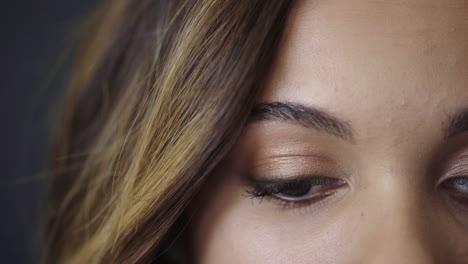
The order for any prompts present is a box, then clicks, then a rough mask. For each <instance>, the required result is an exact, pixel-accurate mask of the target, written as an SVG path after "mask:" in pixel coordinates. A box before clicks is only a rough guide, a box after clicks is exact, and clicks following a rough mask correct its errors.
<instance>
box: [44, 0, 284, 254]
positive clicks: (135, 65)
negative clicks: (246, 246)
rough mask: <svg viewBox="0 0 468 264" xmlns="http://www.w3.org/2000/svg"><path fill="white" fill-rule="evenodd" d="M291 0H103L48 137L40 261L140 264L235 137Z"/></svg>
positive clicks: (157, 249)
mask: <svg viewBox="0 0 468 264" xmlns="http://www.w3.org/2000/svg"><path fill="white" fill-rule="evenodd" d="M288 6H289V1H286V0H284V1H276V0H275V1H263V0H241V1H239V0H203V1H202V0H200V1H190V0H186V1H182V0H171V1H161V0H159V1H158V0H137V1H129V0H106V1H103V3H102V4H101V5H100V6H99V7H98V8H97V9H96V11H95V12H94V13H93V14H92V16H91V17H90V18H89V20H87V24H86V25H85V26H84V27H83V30H82V31H81V35H80V36H79V42H78V45H77V49H76V55H75V62H74V69H73V74H72V78H71V84H70V89H69V90H68V92H67V97H66V98H65V100H64V107H63V113H62V114H61V118H60V122H58V127H57V130H56V133H55V134H54V142H53V150H52V163H51V171H50V175H51V178H50V186H49V192H48V193H49V198H48V201H47V211H46V223H45V232H44V233H45V241H44V242H45V243H44V245H45V249H44V257H43V261H44V262H45V263H142V262H143V263H147V262H150V261H154V260H157V258H158V256H160V254H161V252H162V251H163V250H164V249H165V248H167V246H168V245H167V243H166V242H167V241H170V240H171V238H169V239H168V234H169V231H170V230H171V228H172V227H173V226H174V223H175V222H176V220H177V219H178V218H179V217H180V216H181V214H182V213H183V212H184V210H185V208H186V207H187V205H188V204H189V202H190V201H191V199H193V197H194V195H195V194H196V193H197V190H199V188H200V186H201V185H202V183H203V182H204V181H205V179H206V178H207V176H208V175H209V173H210V172H211V171H212V170H213V168H214V167H215V166H216V165H217V164H218V163H219V162H220V161H221V160H222V159H223V157H224V156H225V154H226V153H227V152H228V151H229V149H230V148H231V146H232V144H233V143H234V141H235V139H236V137H237V136H238V135H239V133H240V131H241V129H242V127H243V125H244V123H245V121H246V119H247V117H248V115H249V113H250V111H251V108H252V105H253V103H254V100H255V98H256V96H257V94H258V91H259V89H260V87H261V83H262V80H263V79H264V76H265V75H266V74H267V71H268V66H269V64H270V63H271V59H272V57H273V53H274V50H275V47H276V46H277V43H278V39H279V37H280V33H281V30H282V27H283V24H284V20H285V16H286V13H287V10H288Z"/></svg>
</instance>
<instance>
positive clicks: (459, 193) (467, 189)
mask: <svg viewBox="0 0 468 264" xmlns="http://www.w3.org/2000/svg"><path fill="white" fill-rule="evenodd" d="M441 187H442V188H443V190H444V191H446V192H449V194H450V196H451V197H452V198H454V199H455V200H457V201H458V202H460V203H462V204H463V205H465V206H467V207H468V177H453V178H450V179H447V180H445V181H444V182H442V184H441Z"/></svg>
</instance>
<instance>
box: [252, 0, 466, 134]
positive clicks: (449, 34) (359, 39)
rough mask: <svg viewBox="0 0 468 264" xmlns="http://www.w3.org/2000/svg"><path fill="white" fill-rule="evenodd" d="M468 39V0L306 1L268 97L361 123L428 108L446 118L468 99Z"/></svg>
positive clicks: (288, 32)
mask: <svg viewBox="0 0 468 264" xmlns="http://www.w3.org/2000/svg"><path fill="white" fill-rule="evenodd" d="M467 43H468V2H467V1H464V0H405V1H399V0H395V1H391V0H388V1H376V0H372V1H371V0H323V1H320V0H318V1H317V0H314V1H298V2H295V6H294V7H293V9H292V11H291V13H290V16H289V19H288V22H287V25H286V29H285V34H284V37H283V40H282V42H281V44H280V49H279V53H278V56H277V58H276V60H275V63H274V66H273V69H272V72H271V74H270V78H269V79H268V82H267V85H266V87H265V88H266V89H265V90H264V92H263V94H262V95H261V97H260V101H274V100H279V99H281V100H289V101H295V102H301V103H304V104H306V105H313V106H317V107H320V108H324V109H327V110H329V111H331V112H334V113H338V115H339V116H342V117H344V118H345V119H347V120H349V121H351V123H353V124H355V123H356V124H358V125H360V126H361V127H364V126H369V125H373V126H378V127H381V128H382V127H385V126H387V127H388V126H390V125H394V123H395V122H397V121H398V123H400V124H402V125H404V124H405V120H406V122H407V123H410V121H411V123H413V124H414V123H415V120H414V118H415V116H419V117H421V115H427V117H431V120H434V121H433V122H435V123H433V124H431V125H438V126H441V124H440V122H441V120H443V119H444V118H445V117H446V116H447V114H449V113H451V112H453V111H456V110H460V108H466V107H468V86H467V82H468V44H467ZM376 116H379V117H380V118H381V119H382V122H374V121H375V120H376ZM396 120H397V121H396Z"/></svg>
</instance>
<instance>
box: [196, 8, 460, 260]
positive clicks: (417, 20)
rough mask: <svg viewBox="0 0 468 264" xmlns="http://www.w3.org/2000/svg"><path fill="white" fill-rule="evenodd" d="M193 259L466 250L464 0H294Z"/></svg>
mask: <svg viewBox="0 0 468 264" xmlns="http://www.w3.org/2000/svg"><path fill="white" fill-rule="evenodd" d="M258 103H259V105H258V106H257V107H256V110H255V111H254V114H253V116H252V118H251V120H250V122H249V124H248V125H247V126H246V128H245V129H244V131H243V134H242V136H241V137H240V138H239V140H238V142H237V143H236V145H235V147H234V149H233V150H232V152H231V153H230V155H229V156H228V157H227V158H226V160H225V161H224V162H223V163H222V164H221V165H220V166H219V168H217V170H216V171H215V173H214V175H213V179H214V181H213V182H212V183H210V184H207V186H206V188H205V189H204V190H203V194H204V195H205V197H204V200H203V203H202V208H203V210H202V211H200V212H199V215H198V217H197V218H196V221H195V223H194V226H193V228H194V229H193V230H194V239H193V246H194V250H195V252H196V254H197V262H198V263H203V264H206V263H296V264H297V263H320V264H324V263H411V264H419V263H425V264H427V263H468V112H465V111H467V110H468V2H467V1H465V0H392V1H390V0H389V1H376V0H359V1H358V0H356V1H350V0H324V1H320V0H315V1H298V2H295V6H294V7H293V9H292V11H291V13H290V16H289V19H288V22H287V25H286V28H285V35H284V39H283V41H282V43H281V44H280V49H279V53H278V55H277V57H276V58H275V63H274V65H273V67H272V71H271V74H270V76H269V79H268V81H267V82H266V87H265V89H264V92H263V93H262V94H261V96H260V97H259V98H258Z"/></svg>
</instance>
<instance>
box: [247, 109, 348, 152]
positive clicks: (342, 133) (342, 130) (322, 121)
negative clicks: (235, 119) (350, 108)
mask: <svg viewBox="0 0 468 264" xmlns="http://www.w3.org/2000/svg"><path fill="white" fill-rule="evenodd" d="M262 121H283V122H291V123H293V124H297V125H301V126H304V127H308V128H313V129H316V130H318V131H320V132H325V133H327V134H330V135H332V136H335V137H338V138H340V139H343V140H345V141H347V142H350V143H354V133H353V129H352V127H351V125H350V124H349V123H348V122H346V121H344V120H340V119H339V118H337V117H335V116H333V115H331V114H329V113H327V112H325V111H322V110H319V109H317V108H312V107H308V106H305V105H302V104H298V103H291V102H284V101H276V102H267V103H260V104H257V105H255V106H254V108H253V110H252V113H251V115H250V118H249V120H248V123H249V124H250V123H256V122H262Z"/></svg>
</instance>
